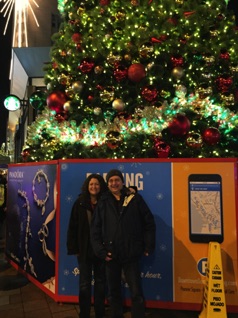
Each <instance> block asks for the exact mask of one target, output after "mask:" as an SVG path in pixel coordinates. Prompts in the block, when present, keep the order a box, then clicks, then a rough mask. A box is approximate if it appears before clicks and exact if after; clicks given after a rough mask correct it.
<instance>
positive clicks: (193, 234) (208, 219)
mask: <svg viewBox="0 0 238 318" xmlns="http://www.w3.org/2000/svg"><path fill="white" fill-rule="evenodd" d="M188 192H189V237H190V240H191V241H192V242H195V243H209V242H218V243H221V242H223V212H222V180H221V176H220V175H219V174H191V175H189V177H188Z"/></svg>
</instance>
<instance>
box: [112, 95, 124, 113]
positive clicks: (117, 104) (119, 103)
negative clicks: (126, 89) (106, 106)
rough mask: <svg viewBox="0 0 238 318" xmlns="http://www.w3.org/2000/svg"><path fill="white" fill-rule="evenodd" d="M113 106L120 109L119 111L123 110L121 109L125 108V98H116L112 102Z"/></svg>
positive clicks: (117, 109)
mask: <svg viewBox="0 0 238 318" xmlns="http://www.w3.org/2000/svg"><path fill="white" fill-rule="evenodd" d="M112 108H113V109H115V110H116V111H118V112H121V111H122V110H124V108H125V103H124V102H123V100H122V99H120V98H118V99H115V100H114V101H113V102H112Z"/></svg>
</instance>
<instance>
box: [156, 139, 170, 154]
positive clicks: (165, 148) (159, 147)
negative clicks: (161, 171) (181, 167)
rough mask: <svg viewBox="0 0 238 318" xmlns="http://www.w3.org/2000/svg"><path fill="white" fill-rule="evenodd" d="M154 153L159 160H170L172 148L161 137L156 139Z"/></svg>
mask: <svg viewBox="0 0 238 318" xmlns="http://www.w3.org/2000/svg"><path fill="white" fill-rule="evenodd" d="M154 151H155V153H156V155H157V157H158V158H168V156H169V153H170V146H169V145H168V144H167V143H166V142H165V141H163V140H162V139H161V138H160V137H156V138H155V139H154Z"/></svg>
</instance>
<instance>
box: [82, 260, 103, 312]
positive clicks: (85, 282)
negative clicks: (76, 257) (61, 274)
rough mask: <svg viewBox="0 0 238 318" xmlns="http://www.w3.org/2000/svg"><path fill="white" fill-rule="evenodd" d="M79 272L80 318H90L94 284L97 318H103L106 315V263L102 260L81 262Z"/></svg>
mask: <svg viewBox="0 0 238 318" xmlns="http://www.w3.org/2000/svg"><path fill="white" fill-rule="evenodd" d="M79 270H80V278H79V308H80V314H79V317H80V318H90V309H91V300H92V299H91V297H92V282H94V310H95V317H96V318H103V317H104V315H105V262H103V261H101V260H100V259H94V260H87V261H83V262H82V261H79ZM92 272H93V274H92Z"/></svg>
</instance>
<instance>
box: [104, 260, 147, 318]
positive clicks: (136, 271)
mask: <svg viewBox="0 0 238 318" xmlns="http://www.w3.org/2000/svg"><path fill="white" fill-rule="evenodd" d="M122 271H123V272H124V275H125V279H126V282H127V284H128V286H129V289H130V293H131V303H132V304H131V305H132V306H131V317H132V318H144V317H145V306H144V297H143V292H142V287H141V273H140V266H139V262H138V261H134V262H130V263H125V264H124V263H120V262H118V261H116V260H112V261H109V262H106V274H107V283H108V293H109V301H110V307H111V313H112V318H122V317H123V299H122V285H121V275H122Z"/></svg>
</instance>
